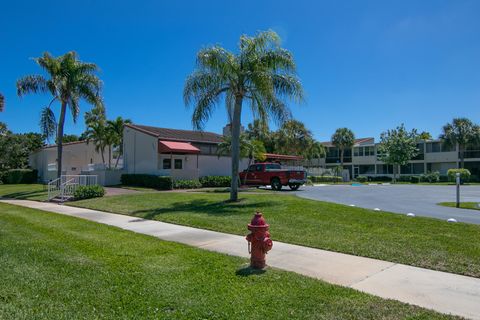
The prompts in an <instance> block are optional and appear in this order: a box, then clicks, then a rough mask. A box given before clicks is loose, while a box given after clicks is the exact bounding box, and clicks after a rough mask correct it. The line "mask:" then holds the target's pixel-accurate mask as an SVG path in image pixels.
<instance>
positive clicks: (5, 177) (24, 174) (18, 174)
mask: <svg viewBox="0 0 480 320" xmlns="http://www.w3.org/2000/svg"><path fill="white" fill-rule="evenodd" d="M2 181H3V183H5V184H17V183H36V182H37V181H38V171H37V170H32V169H10V170H7V171H6V172H4V173H3V174H2Z"/></svg>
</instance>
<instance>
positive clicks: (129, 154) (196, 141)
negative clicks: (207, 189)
mask: <svg viewBox="0 0 480 320" xmlns="http://www.w3.org/2000/svg"><path fill="white" fill-rule="evenodd" d="M123 138H124V152H123V153H124V155H123V162H124V170H125V172H126V173H131V174H154V175H162V176H171V177H172V178H174V179H197V178H199V177H202V176H229V175H230V174H231V158H230V157H228V156H222V157H219V156H218V154H217V146H218V144H219V143H220V142H222V135H220V134H217V133H213V132H205V131H192V130H177V129H168V128H158V127H151V126H144V125H136V124H135V125H126V126H125V128H124V131H123ZM247 165H248V159H242V160H241V161H240V170H243V169H245V168H246V167H247Z"/></svg>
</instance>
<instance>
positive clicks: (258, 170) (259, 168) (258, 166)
mask: <svg viewBox="0 0 480 320" xmlns="http://www.w3.org/2000/svg"><path fill="white" fill-rule="evenodd" d="M262 168H263V166H262V165H261V164H257V165H256V166H255V171H257V172H262Z"/></svg>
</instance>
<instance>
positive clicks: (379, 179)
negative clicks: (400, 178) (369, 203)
mask: <svg viewBox="0 0 480 320" xmlns="http://www.w3.org/2000/svg"><path fill="white" fill-rule="evenodd" d="M368 181H372V182H391V181H392V177H389V176H369V177H368Z"/></svg>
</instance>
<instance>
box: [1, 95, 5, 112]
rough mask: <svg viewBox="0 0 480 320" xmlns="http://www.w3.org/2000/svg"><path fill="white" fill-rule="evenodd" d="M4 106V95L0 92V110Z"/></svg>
mask: <svg viewBox="0 0 480 320" xmlns="http://www.w3.org/2000/svg"><path fill="white" fill-rule="evenodd" d="M4 108H5V97H4V96H3V94H1V93H0V112H2V111H3V109H4Z"/></svg>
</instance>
